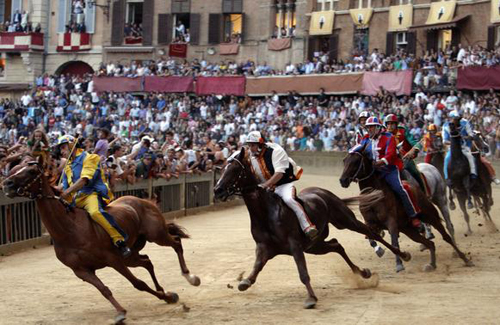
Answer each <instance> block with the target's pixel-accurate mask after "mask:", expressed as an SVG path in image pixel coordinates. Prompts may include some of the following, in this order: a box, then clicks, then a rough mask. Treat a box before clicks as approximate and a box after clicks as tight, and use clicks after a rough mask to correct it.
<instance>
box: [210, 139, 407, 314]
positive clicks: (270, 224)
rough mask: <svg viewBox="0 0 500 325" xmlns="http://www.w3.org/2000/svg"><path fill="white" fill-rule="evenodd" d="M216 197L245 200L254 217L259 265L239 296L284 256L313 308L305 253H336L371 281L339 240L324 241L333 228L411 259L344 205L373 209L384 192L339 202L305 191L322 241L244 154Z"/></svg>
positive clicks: (232, 162) (308, 209) (229, 170)
mask: <svg viewBox="0 0 500 325" xmlns="http://www.w3.org/2000/svg"><path fill="white" fill-rule="evenodd" d="M214 191H215V196H216V198H220V199H222V200H225V199H227V198H228V197H229V196H230V195H233V194H239V195H242V196H243V199H244V200H245V204H246V206H247V209H248V212H249V213H250V220H251V231H252V236H253V238H254V240H255V242H256V244H257V247H256V260H255V264H254V268H253V271H252V273H251V274H250V276H249V277H248V278H246V279H243V280H242V281H241V282H240V284H239V286H238V289H239V290H240V291H245V290H247V289H248V288H249V287H250V286H252V285H253V284H254V283H255V281H256V280H257V276H258V274H259V273H260V271H262V269H263V268H264V266H265V264H266V263H267V261H269V260H270V259H272V258H274V257H275V256H276V255H283V254H286V255H292V256H293V258H294V259H295V263H296V264H297V268H298V270H299V275H300V280H301V281H302V283H303V284H304V285H305V286H306V288H307V292H308V298H307V299H306V301H305V303H304V307H305V308H313V307H314V306H315V305H316V302H317V300H318V299H317V298H316V295H315V294H314V291H313V289H312V287H311V284H310V279H309V274H308V272H307V266H306V260H305V257H304V252H306V253H309V254H315V255H324V254H328V253H332V252H335V253H338V254H340V255H341V256H342V257H343V258H344V260H345V261H346V263H347V264H348V265H349V267H350V268H351V270H352V271H353V273H355V274H359V275H361V276H362V277H364V278H370V277H371V272H370V270H368V269H364V270H361V269H360V268H359V267H357V266H356V265H355V264H354V263H352V262H351V260H350V259H349V257H348V256H347V254H346V252H345V250H344V248H343V247H342V245H340V243H339V242H338V241H337V240H336V239H335V238H333V239H331V240H329V241H325V239H326V238H327V237H328V233H329V228H328V225H329V224H332V225H333V226H335V227H336V228H338V229H346V228H347V229H350V230H353V231H356V232H359V233H361V234H364V235H366V236H368V237H369V238H372V239H375V240H377V241H380V242H381V243H382V244H384V245H385V246H387V247H388V248H389V249H390V250H391V251H392V252H394V254H398V255H401V256H402V257H403V258H404V259H405V260H409V259H410V255H409V254H407V253H402V252H400V251H399V249H396V248H394V247H392V246H391V245H389V244H388V243H387V242H385V241H384V240H383V239H382V238H381V236H380V235H379V234H378V233H373V232H372V231H370V229H369V228H368V227H367V226H366V225H365V224H363V223H362V222H360V221H359V220H357V219H356V217H355V216H354V213H353V212H352V211H351V210H350V209H349V208H348V207H347V205H346V204H351V203H355V202H358V201H362V202H364V203H365V204H369V203H370V202H371V201H373V200H377V201H378V200H381V199H383V197H382V196H381V195H380V194H381V193H380V192H377V193H373V194H370V195H364V196H360V197H355V198H347V199H343V200H341V199H340V198H338V197H337V196H336V195H335V194H333V193H331V192H329V191H327V190H324V189H321V188H318V187H309V188H306V189H304V190H302V191H301V192H300V194H299V195H298V199H299V200H300V201H301V202H302V205H303V207H304V209H305V210H306V212H307V215H308V216H309V217H310V219H311V221H312V222H313V223H314V224H315V225H316V227H317V228H318V230H319V235H318V236H317V237H316V238H315V239H313V240H312V241H311V240H310V239H308V238H307V237H306V236H305V235H304V233H303V232H302V230H301V229H300V225H299V223H298V220H297V217H296V216H295V213H294V212H293V211H292V210H291V209H290V208H289V207H288V206H287V205H286V204H285V203H284V202H283V201H282V200H281V198H280V197H278V196H277V195H275V194H274V193H271V192H268V191H266V190H264V189H262V188H261V187H259V186H258V182H257V179H256V178H255V176H254V174H253V172H252V170H251V166H250V162H249V159H248V156H247V155H246V150H245V149H242V150H241V152H240V153H239V154H238V155H236V156H235V157H233V158H231V159H230V160H229V164H228V165H227V166H226V167H225V169H224V172H223V174H222V176H221V178H220V180H219V182H218V183H217V185H216V187H215V189H214Z"/></svg>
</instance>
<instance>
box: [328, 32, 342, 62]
mask: <svg viewBox="0 0 500 325" xmlns="http://www.w3.org/2000/svg"><path fill="white" fill-rule="evenodd" d="M329 42H330V44H329V45H330V48H329V53H328V56H329V57H330V60H336V59H337V57H338V55H339V35H338V34H334V35H332V36H330V40H329Z"/></svg>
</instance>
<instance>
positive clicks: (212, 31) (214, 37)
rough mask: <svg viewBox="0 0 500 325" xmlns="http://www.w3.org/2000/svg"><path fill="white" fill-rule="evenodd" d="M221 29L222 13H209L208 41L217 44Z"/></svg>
mask: <svg viewBox="0 0 500 325" xmlns="http://www.w3.org/2000/svg"><path fill="white" fill-rule="evenodd" d="M221 31H222V15H221V14H210V15H209V16H208V43H209V44H219V43H220V38H221Z"/></svg>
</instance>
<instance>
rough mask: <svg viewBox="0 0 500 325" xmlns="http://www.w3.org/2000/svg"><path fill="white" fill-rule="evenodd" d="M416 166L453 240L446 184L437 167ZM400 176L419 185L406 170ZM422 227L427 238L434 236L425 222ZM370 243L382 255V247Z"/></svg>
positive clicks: (453, 232)
mask: <svg viewBox="0 0 500 325" xmlns="http://www.w3.org/2000/svg"><path fill="white" fill-rule="evenodd" d="M417 168H418V170H419V171H420V173H422V174H423V177H425V179H426V182H427V185H428V188H429V190H430V193H429V195H430V200H431V202H432V203H434V205H436V206H437V207H438V209H439V211H441V215H442V216H443V218H444V221H445V223H446V229H447V230H448V233H449V234H450V236H451V238H452V239H453V241H455V229H454V227H453V223H452V222H451V216H450V211H449V210H448V200H447V197H446V184H445V181H444V179H443V177H441V174H440V173H439V170H437V168H436V167H434V166H433V165H431V164H427V163H420V164H418V165H417ZM401 176H402V178H403V179H405V180H407V181H408V182H410V183H411V184H412V185H413V186H415V187H418V186H419V184H418V182H417V180H416V179H414V178H413V176H412V175H411V173H409V172H408V171H406V170H404V171H403V172H402V175H401ZM424 227H425V231H426V238H427V239H432V238H434V235H433V234H432V232H431V231H430V227H429V226H428V225H426V224H424ZM370 244H371V245H372V247H374V248H375V252H376V253H377V255H378V256H379V257H382V256H383V255H384V250H383V248H381V247H379V246H377V245H376V244H374V243H373V242H372V241H370Z"/></svg>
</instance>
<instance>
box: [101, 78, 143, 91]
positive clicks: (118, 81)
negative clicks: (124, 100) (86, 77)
mask: <svg viewBox="0 0 500 325" xmlns="http://www.w3.org/2000/svg"><path fill="white" fill-rule="evenodd" d="M92 80H93V81H94V91H96V92H103V91H113V92H117V93H122V92H129V91H142V78H127V77H94V78H93V79H92Z"/></svg>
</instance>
